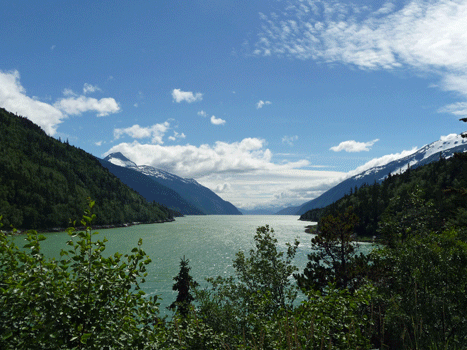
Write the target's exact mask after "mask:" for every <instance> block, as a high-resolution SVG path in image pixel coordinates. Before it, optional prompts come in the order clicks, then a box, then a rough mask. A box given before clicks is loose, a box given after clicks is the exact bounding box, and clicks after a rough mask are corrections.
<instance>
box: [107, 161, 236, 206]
mask: <svg viewBox="0 0 467 350" xmlns="http://www.w3.org/2000/svg"><path fill="white" fill-rule="evenodd" d="M104 161H107V162H110V163H111V164H113V165H116V166H120V167H125V168H127V169H132V170H134V171H137V172H139V173H141V174H143V175H145V176H147V177H149V178H150V179H152V180H153V181H155V182H157V183H159V184H161V185H163V186H165V187H167V188H169V189H171V190H173V191H175V192H176V193H178V194H179V195H180V196H181V197H182V198H183V199H184V200H186V201H187V202H188V203H191V204H192V205H193V206H194V207H196V208H198V209H200V210H201V211H202V212H203V213H205V214H208V215H242V213H241V212H240V211H239V210H238V209H237V208H236V207H235V206H234V205H233V204H232V203H230V202H228V201H225V200H223V199H222V198H221V197H219V196H218V195H217V194H215V193H214V192H213V191H211V190H210V189H208V188H207V187H205V186H203V185H201V184H200V183H198V182H197V181H196V180H194V179H186V178H182V177H180V176H177V175H175V174H172V173H169V172H167V171H165V170H161V169H157V168H154V167H152V166H149V165H137V164H136V163H134V162H133V161H131V160H130V159H129V158H127V157H126V156H125V155H124V154H122V153H121V152H115V153H111V154H109V155H107V156H106V157H105V158H104ZM111 171H112V170H111Z"/></svg>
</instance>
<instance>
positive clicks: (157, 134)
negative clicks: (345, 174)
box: [114, 122, 183, 145]
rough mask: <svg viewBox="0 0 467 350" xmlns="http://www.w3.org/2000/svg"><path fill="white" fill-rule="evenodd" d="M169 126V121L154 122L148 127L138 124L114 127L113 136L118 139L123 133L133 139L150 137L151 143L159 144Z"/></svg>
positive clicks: (161, 142)
mask: <svg viewBox="0 0 467 350" xmlns="http://www.w3.org/2000/svg"><path fill="white" fill-rule="evenodd" d="M169 127H170V123H169V122H164V123H162V124H154V125H152V126H149V127H141V126H139V125H138V124H135V125H133V126H131V127H129V128H124V129H115V130H114V138H115V139H117V140H118V139H119V138H120V137H122V136H123V135H128V136H130V137H132V138H134V139H145V138H149V137H150V138H151V142H152V143H153V144H159V145H161V144H163V143H164V141H163V137H164V135H165V133H166V132H167V130H168V129H169ZM182 135H183V134H182Z"/></svg>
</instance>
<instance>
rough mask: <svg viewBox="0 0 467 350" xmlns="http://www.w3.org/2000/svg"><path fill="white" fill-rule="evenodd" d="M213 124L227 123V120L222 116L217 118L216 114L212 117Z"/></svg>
mask: <svg viewBox="0 0 467 350" xmlns="http://www.w3.org/2000/svg"><path fill="white" fill-rule="evenodd" d="M211 124H214V125H224V124H225V120H224V119H221V118H216V117H215V116H212V117H211Z"/></svg>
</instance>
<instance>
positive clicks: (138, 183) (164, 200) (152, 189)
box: [99, 159, 204, 215]
mask: <svg viewBox="0 0 467 350" xmlns="http://www.w3.org/2000/svg"><path fill="white" fill-rule="evenodd" d="M99 161H100V163H101V164H102V166H104V167H105V168H107V169H108V170H109V171H110V172H111V173H112V174H114V175H115V176H116V177H118V178H119V179H120V180H121V181H122V182H123V183H124V184H125V185H127V186H128V187H130V188H132V189H133V190H135V191H136V192H138V193H140V194H141V195H142V196H143V197H144V198H146V200H147V201H148V202H156V203H161V204H163V205H164V206H166V207H168V208H170V209H172V210H174V211H176V212H178V213H180V214H182V215H204V212H203V211H201V209H198V208H197V207H195V206H194V205H193V204H192V203H190V202H188V201H187V200H185V199H184V198H182V196H180V195H179V194H178V193H177V192H175V191H174V190H172V189H170V188H168V187H166V186H164V185H161V184H160V183H158V182H157V181H154V180H153V179H151V178H150V177H149V176H146V175H144V174H142V173H140V172H139V171H136V170H133V169H130V168H124V167H122V166H118V165H115V164H113V163H111V162H109V161H106V160H103V159H99Z"/></svg>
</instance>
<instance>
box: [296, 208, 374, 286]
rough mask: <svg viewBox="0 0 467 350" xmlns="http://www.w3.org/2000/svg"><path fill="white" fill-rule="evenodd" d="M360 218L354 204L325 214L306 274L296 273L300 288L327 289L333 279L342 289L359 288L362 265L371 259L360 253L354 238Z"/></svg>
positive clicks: (313, 239)
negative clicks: (357, 252)
mask: <svg viewBox="0 0 467 350" xmlns="http://www.w3.org/2000/svg"><path fill="white" fill-rule="evenodd" d="M357 222H358V218H357V216H356V215H355V214H354V212H353V209H352V207H349V208H348V209H347V210H346V211H345V213H341V214H338V215H336V216H333V215H328V216H326V217H324V218H322V219H321V220H320V222H319V225H318V234H317V235H316V236H315V237H314V238H312V240H311V245H312V247H311V249H312V253H310V254H309V255H308V260H309V261H308V263H307V265H306V267H305V269H304V271H303V273H302V274H294V277H295V279H296V280H297V283H298V285H299V287H300V288H302V289H305V290H318V291H321V292H325V291H326V288H327V287H328V286H329V284H330V283H332V284H335V285H336V287H337V288H339V289H345V288H349V289H355V287H356V286H357V281H358V279H359V278H360V277H361V276H360V275H361V273H362V272H361V270H360V268H361V267H362V266H363V267H364V265H365V264H366V262H367V259H366V258H365V256H363V255H362V254H361V255H360V256H357V255H356V252H355V248H356V244H355V242H354V239H353V235H354V226H355V224H356V223H357Z"/></svg>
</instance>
